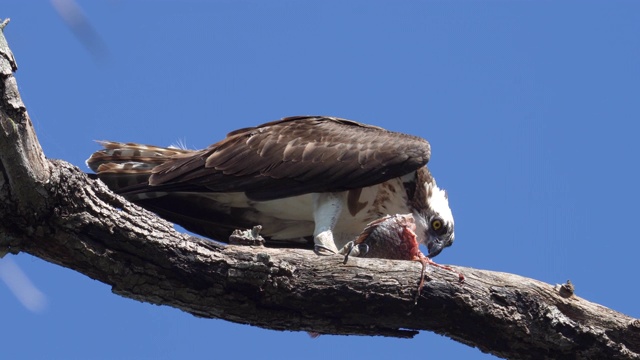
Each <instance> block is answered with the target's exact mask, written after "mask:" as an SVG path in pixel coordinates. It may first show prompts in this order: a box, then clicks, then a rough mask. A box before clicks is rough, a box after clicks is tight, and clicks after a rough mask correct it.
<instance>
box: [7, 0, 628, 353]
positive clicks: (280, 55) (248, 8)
mask: <svg viewBox="0 0 640 360" xmlns="http://www.w3.org/2000/svg"><path fill="white" fill-rule="evenodd" d="M59 2H60V1H59ZM61 2H62V3H64V1H61ZM79 5H80V7H81V8H82V11H83V12H84V14H85V15H86V17H87V18H88V19H89V21H90V24H91V26H92V27H93V29H94V30H95V33H96V34H98V35H97V37H96V39H98V40H97V42H96V41H94V42H92V44H93V45H91V46H89V47H87V46H85V45H83V43H82V41H81V39H79V38H78V37H76V36H75V35H74V33H73V32H72V31H71V30H70V29H69V27H68V26H67V24H65V22H64V21H62V19H61V17H60V16H59V15H58V13H57V12H56V11H55V9H54V7H53V6H52V3H51V2H49V1H39V2H30V1H18V0H9V1H8V2H6V1H5V2H4V3H3V6H2V8H1V9H0V17H1V18H6V17H10V18H11V19H12V22H11V23H10V25H9V26H8V27H7V29H6V30H5V35H6V37H7V39H8V41H9V44H10V46H11V48H12V50H13V52H14V54H15V56H16V59H17V62H18V66H19V70H18V72H17V74H16V77H17V80H18V84H19V88H20V91H21V94H22V96H23V100H24V101H25V103H26V105H27V108H28V111H29V113H30V115H31V118H32V120H33V122H34V124H35V128H36V131H37V134H38V136H39V139H40V142H41V143H42V145H43V148H44V150H45V153H46V155H47V156H48V157H50V158H59V159H64V160H66V161H69V162H71V163H73V164H75V165H77V166H79V167H80V168H81V169H84V170H88V169H87V168H86V166H85V165H84V160H85V159H86V158H87V157H88V156H89V155H90V154H91V153H92V152H93V151H95V150H97V148H98V147H97V145H96V144H95V143H93V140H98V139H108V140H118V141H135V142H142V143H149V144H157V145H169V144H172V143H176V142H177V141H184V142H186V143H187V145H188V146H189V147H193V148H201V147H205V146H207V145H209V144H210V143H213V142H215V141H217V140H219V139H221V138H222V137H223V136H224V135H225V134H226V133H227V132H229V131H231V130H233V129H236V128H240V127H245V126H251V125H257V124H259V123H262V122H266V121H271V120H275V119H278V118H281V117H284V116H289V115H301V114H322V115H333V116H340V117H345V118H349V119H353V120H358V121H361V122H366V123H371V124H375V125H378V126H382V127H386V128H388V129H391V130H395V131H402V132H407V133H411V134H415V135H419V136H422V137H424V138H426V139H428V140H429V141H430V142H431V145H432V150H433V154H432V160H431V162H430V168H431V170H432V172H433V174H434V176H435V177H436V179H437V180H438V184H439V185H440V186H441V187H444V188H446V189H447V190H448V192H449V197H450V202H451V206H452V208H453V212H454V216H455V217H456V242H455V243H454V245H453V246H452V247H451V248H449V249H447V250H445V251H444V252H443V253H442V254H441V255H439V256H438V258H437V260H438V261H439V262H441V263H447V264H455V265H461V266H469V267H476V268H481V269H488V270H496V271H504V272H509V273H515V274H519V275H523V276H527V277H532V278H535V279H538V280H542V281H545V282H548V283H551V284H556V283H562V282H564V281H566V280H567V279H571V280H572V282H573V283H574V284H575V285H576V293H577V295H579V296H581V297H584V298H586V299H588V300H590V301H594V302H597V303H600V304H602V305H605V306H607V307H610V308H612V309H615V310H617V311H620V312H622V313H625V314H627V315H630V316H634V317H640V311H639V309H638V306H637V299H636V298H635V297H634V296H629V294H628V293H627V292H626V290H625V289H628V287H629V284H630V283H633V282H634V281H635V280H634V276H635V274H636V273H637V266H636V262H637V254H638V253H640V241H638V240H639V239H638V232H637V230H636V227H637V224H638V220H637V216H638V210H637V204H638V203H639V202H640V192H639V190H638V186H637V183H638V170H637V165H636V162H637V159H638V157H639V156H638V155H640V152H639V151H638V147H637V145H638V140H637V135H638V133H639V130H640V125H638V124H639V120H640V106H639V105H638V104H639V100H640V61H638V59H640V36H638V34H640V2H637V1H599V2H596V1H562V2H554V1H455V2H454V1H451V2H447V1H390V0H389V1H377V0H370V1H333V0H323V1H293V0H291V1H280V0H272V1H259V0H244V1H240V0H226V1H115V0H112V1H84V2H79ZM96 44H98V45H96ZM16 269H20V270H16ZM16 271H19V272H22V273H23V274H24V276H25V278H22V279H19V283H20V284H22V285H24V284H29V283H30V284H31V285H32V288H31V290H32V291H33V294H36V295H37V296H36V299H40V300H39V301H36V302H35V303H32V304H28V303H27V304H25V303H23V302H21V301H20V300H19V299H18V298H17V297H16V296H15V294H14V292H13V291H11V290H10V287H9V286H8V285H7V284H8V282H7V281H0V304H2V306H3V309H4V311H3V319H2V322H1V324H0V338H1V339H2V343H3V344H5V345H4V346H3V354H5V355H6V356H7V358H12V359H34V358H48V359H55V358H64V359H87V358H90V359H125V358H130V359H134V358H135V359H178V358H195V357H198V358H213V357H215V358H226V357H230V356H234V357H236V358H255V357H264V356H265V354H267V355H272V356H275V355H277V356H278V357H279V358H281V359H300V358H304V359H307V360H312V359H326V358H328V357H334V356H336V357H338V356H339V357H341V358H353V357H357V358H367V359H388V358H392V357H393V358H397V357H409V356H416V357H430V358H442V357H445V358H465V359H488V358H493V357H492V356H490V355H486V354H482V353H481V352H480V351H478V350H477V349H473V348H470V347H468V346H465V345H462V344H459V343H456V342H454V341H452V340H450V339H448V338H445V337H442V336H439V335H434V334H431V333H427V332H423V333H420V334H419V335H418V336H416V337H415V338H414V339H412V340H400V339H386V338H368V337H341V336H321V337H320V338H318V339H310V338H309V337H308V336H307V335H306V334H305V333H299V332H276V331H270V330H263V329H259V328H256V327H251V326H246V325H237V324H233V323H229V322H225V321H222V320H207V319H198V318H195V317H193V316H191V315H188V314H186V313H182V312H180V311H179V310H176V309H173V308H168V307H160V306H155V305H150V304H146V303H139V302H136V301H134V300H130V299H125V298H121V297H119V296H116V295H113V294H112V293H111V291H110V288H109V286H107V285H104V284H102V283H99V282H96V281H94V280H91V279H89V278H87V277H85V276H84V275H80V274H78V273H75V272H73V271H71V270H68V269H64V268H61V267H59V266H56V265H53V264H49V263H46V262H44V261H42V260H40V259H37V258H34V257H31V256H29V255H26V254H19V255H18V256H8V257H7V258H5V259H3V260H0V275H2V276H0V277H2V278H3V279H6V278H8V275H7V274H9V273H12V274H15V272H16ZM12 278H14V279H15V276H14V277H12ZM26 279H28V280H26ZM7 344H10V345H7Z"/></svg>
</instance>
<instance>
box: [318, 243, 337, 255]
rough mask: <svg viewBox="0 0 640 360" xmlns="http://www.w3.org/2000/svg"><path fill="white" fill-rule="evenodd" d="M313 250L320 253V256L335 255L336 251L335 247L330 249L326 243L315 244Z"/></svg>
mask: <svg viewBox="0 0 640 360" xmlns="http://www.w3.org/2000/svg"><path fill="white" fill-rule="evenodd" d="M313 252H314V253H316V255H320V256H329V255H335V254H336V252H335V251H334V250H333V249H330V248H328V247H326V246H324V245H318V244H316V245H314V246H313Z"/></svg>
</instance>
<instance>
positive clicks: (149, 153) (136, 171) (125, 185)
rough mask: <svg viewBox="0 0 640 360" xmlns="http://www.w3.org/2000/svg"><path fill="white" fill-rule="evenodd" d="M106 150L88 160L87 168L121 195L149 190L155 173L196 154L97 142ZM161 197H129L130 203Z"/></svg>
mask: <svg viewBox="0 0 640 360" xmlns="http://www.w3.org/2000/svg"><path fill="white" fill-rule="evenodd" d="M97 143H98V144H100V145H102V147H104V149H102V150H99V151H96V152H95V153H93V154H92V155H91V157H89V159H87V166H88V167H89V168H90V169H91V170H93V171H94V172H95V173H96V174H97V175H98V178H100V180H102V181H103V182H104V183H106V184H107V186H109V188H110V189H111V190H113V191H115V192H118V193H126V192H128V191H130V190H133V189H135V188H136V187H146V186H148V184H149V176H151V172H152V171H153V169H154V168H155V167H156V166H158V165H161V164H164V163H165V162H167V161H169V160H172V159H175V158H177V157H180V156H184V155H189V154H191V153H193V150H187V149H178V148H174V147H158V146H152V145H143V144H136V143H121V142H115V141H97ZM161 195H162V194H160V193H154V192H145V193H144V194H142V193H139V194H137V195H135V196H127V198H129V200H136V199H140V198H149V197H157V196H161Z"/></svg>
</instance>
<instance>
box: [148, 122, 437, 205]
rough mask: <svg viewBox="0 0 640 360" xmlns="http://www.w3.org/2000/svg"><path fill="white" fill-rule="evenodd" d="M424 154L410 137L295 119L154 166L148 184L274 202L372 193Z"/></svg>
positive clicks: (425, 146)
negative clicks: (317, 194) (369, 189)
mask: <svg viewBox="0 0 640 360" xmlns="http://www.w3.org/2000/svg"><path fill="white" fill-rule="evenodd" d="M430 153H431V151H430V146H429V143H428V142H427V141H426V140H424V139H422V138H419V137H416V136H412V135H407V134H403V133H397V132H391V131H388V130H385V129H382V128H380V127H376V126H371V125H365V124H361V123H358V122H355V121H350V120H345V119H340V118H332V117H321V116H298V117H289V118H284V119H282V120H278V121H273V122H270V123H266V124H263V125H260V126H257V127H252V128H245V129H240V130H236V131H233V132H231V133H229V134H228V135H227V137H226V138H225V139H223V140H222V141H220V142H218V143H215V144H213V145H211V146H209V147H208V148H207V149H204V150H201V151H198V152H195V153H192V154H190V155H189V156H185V157H177V158H175V159H173V160H171V161H168V162H166V163H164V164H162V165H160V166H158V167H156V168H155V169H154V171H153V174H152V176H151V178H150V180H149V184H150V185H152V186H157V187H160V188H168V189H171V188H176V187H177V188H180V189H181V190H183V191H188V189H189V188H190V187H192V188H193V190H194V191H202V190H203V189H206V191H214V192H246V193H247V195H248V196H249V197H250V198H252V199H254V200H272V199H277V198H283V197H288V196H295V195H300V194H304V193H308V192H326V191H344V190H349V189H354V188H359V187H365V186H371V185H374V184H377V183H381V182H384V181H387V180H389V179H392V178H395V177H399V176H402V175H405V174H407V173H409V172H411V171H415V170H417V169H418V168H420V167H422V166H424V165H426V163H427V162H428V161H429V157H430Z"/></svg>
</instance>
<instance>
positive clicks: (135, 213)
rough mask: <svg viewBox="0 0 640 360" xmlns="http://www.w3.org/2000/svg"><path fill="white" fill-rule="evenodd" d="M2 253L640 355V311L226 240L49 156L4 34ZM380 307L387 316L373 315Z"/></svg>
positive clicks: (595, 354) (455, 331)
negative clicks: (181, 225)
mask: <svg viewBox="0 0 640 360" xmlns="http://www.w3.org/2000/svg"><path fill="white" fill-rule="evenodd" d="M0 55H1V56H0V71H1V74H0V92H1V93H0V94H1V96H0V97H1V100H0V101H1V103H0V129H1V132H0V172H1V176H0V219H2V221H1V222H0V254H2V253H3V251H4V253H6V252H11V253H15V254H17V253H19V252H26V253H29V254H32V255H34V256H37V257H39V258H42V259H44V260H47V261H50V262H52V263H55V264H59V265H62V266H65V267H68V268H70V269H73V270H75V271H78V272H80V273H83V274H85V275H87V276H89V277H91V278H93V279H96V280H99V281H101V282H104V283H106V284H109V285H111V286H112V289H113V292H114V293H116V294H119V295H122V296H125V297H129V298H132V299H136V300H140V301H145V302H149V303H152V304H159V305H160V304H161V305H168V306H172V307H176V308H179V309H182V310H184V311H186V312H188V313H191V314H194V315H196V316H199V317H206V318H221V319H226V320H229V321H233V322H238V323H244V324H252V325H256V326H260V327H264V328H268V329H276V330H301V331H313V332H319V333H327V334H358V335H385V336H396V337H411V336H413V335H414V334H416V333H417V332H418V331H419V330H429V331H434V332H437V333H439V334H443V335H447V336H449V337H451V338H453V339H455V340H457V341H460V342H462V343H464V344H467V345H470V346H476V347H478V348H479V349H480V350H482V351H485V352H490V353H492V354H495V355H497V356H500V357H508V358H513V359H533V358H536V359H561V358H620V359H638V358H640V356H639V353H640V321H638V320H636V319H633V318H631V317H628V316H626V315H623V314H620V313H617V312H615V311H613V310H610V309H607V308H605V307H603V306H600V305H597V304H594V303H591V302H588V301H586V300H584V299H581V298H579V297H577V296H575V295H573V294H572V292H571V289H569V288H568V287H559V286H555V287H554V286H551V285H549V284H546V283H543V282H540V281H537V280H533V279H527V278H524V277H521V276H518V275H512V274H506V273H498V272H492V271H485V270H477V269H471V268H463V267H456V270H458V271H461V272H462V273H464V275H465V276H466V283H464V284H459V283H458V281H457V280H458V279H457V276H456V275H455V274H453V273H450V272H447V271H443V270H441V269H437V268H429V275H428V281H427V282H426V283H425V287H424V289H423V291H422V294H421V295H420V297H419V299H418V302H417V303H414V299H415V295H416V291H417V284H418V281H419V277H420V269H421V267H420V264H419V263H417V262H410V261H390V260H383V259H359V258H353V259H350V260H349V262H348V264H346V265H344V264H343V263H342V258H341V257H337V256H336V257H317V256H316V255H314V254H313V252H311V251H307V250H299V249H270V248H264V247H249V246H230V245H229V246H223V245H220V244H217V243H215V242H212V241H209V240H204V239H200V238H197V237H193V236H189V235H186V234H180V233H178V232H176V231H175V230H174V229H173V226H172V225H171V224H170V223H168V222H166V221H164V220H162V219H159V218H158V217H156V216H155V215H153V214H151V213H149V212H147V211H145V210H143V209H141V208H139V207H137V206H135V205H133V204H131V203H128V202H127V201H126V200H124V199H123V198H121V197H119V196H117V195H115V194H113V193H112V192H110V191H109V190H108V189H107V188H106V186H104V185H103V184H102V183H101V182H99V181H97V180H92V179H90V178H88V177H87V176H86V175H85V174H84V173H83V172H81V171H80V170H79V169H78V168H76V167H74V166H72V165H70V164H68V163H66V162H64V161H58V160H47V159H46V158H45V157H44V154H43V152H42V149H41V148H40V145H39V143H38V141H37V138H36V135H35V133H34V130H33V126H32V124H31V121H30V119H29V116H28V114H27V112H26V108H25V106H24V105H23V104H22V101H21V100H20V96H19V93H18V90H17V86H16V81H15V78H14V77H13V71H15V70H16V68H17V67H16V66H15V60H14V59H13V55H12V54H11V51H10V49H9V48H8V46H7V44H6V41H5V39H4V36H3V35H2V34H1V33H0ZM372 314H375V316H371V315H372Z"/></svg>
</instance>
